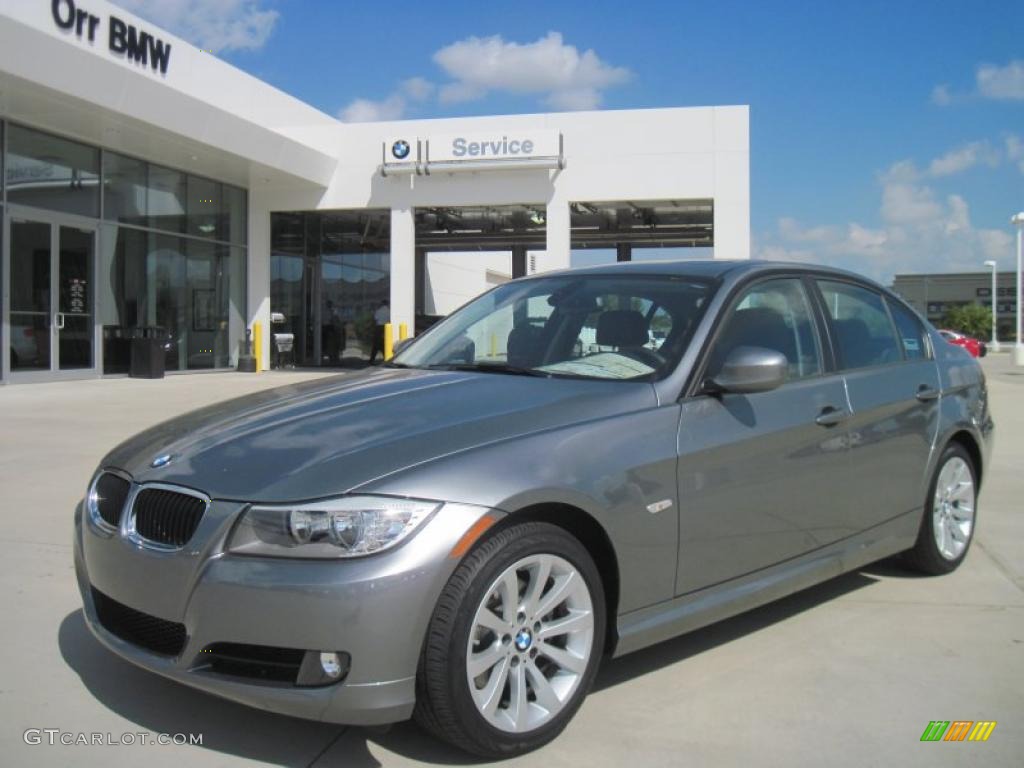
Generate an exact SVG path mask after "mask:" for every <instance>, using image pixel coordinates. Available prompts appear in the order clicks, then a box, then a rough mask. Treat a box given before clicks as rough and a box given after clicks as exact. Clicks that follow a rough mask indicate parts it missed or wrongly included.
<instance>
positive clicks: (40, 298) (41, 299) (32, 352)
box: [10, 221, 52, 370]
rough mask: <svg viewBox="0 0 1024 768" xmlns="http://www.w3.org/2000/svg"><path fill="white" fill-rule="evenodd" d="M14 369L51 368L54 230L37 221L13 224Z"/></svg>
mask: <svg viewBox="0 0 1024 768" xmlns="http://www.w3.org/2000/svg"><path fill="white" fill-rule="evenodd" d="M10 231H11V256H10V259H11V267H10V281H11V293H10V295H11V313H10V314H11V316H10V323H11V330H10V333H11V349H10V363H11V369H12V370H47V369H49V367H50V336H51V334H50V323H51V316H50V310H51V309H52V301H51V299H52V296H51V286H50V282H51V276H52V271H51V269H52V261H51V258H52V257H51V230H50V225H49V224H43V223H40V222H35V221H12V222H11V230H10Z"/></svg>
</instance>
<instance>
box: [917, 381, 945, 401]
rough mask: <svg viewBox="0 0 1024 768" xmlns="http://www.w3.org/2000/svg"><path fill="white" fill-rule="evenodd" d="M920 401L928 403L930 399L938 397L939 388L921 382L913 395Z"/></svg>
mask: <svg viewBox="0 0 1024 768" xmlns="http://www.w3.org/2000/svg"><path fill="white" fill-rule="evenodd" d="M914 397H916V398H917V399H918V400H920V401H921V402H922V403H929V402H931V401H932V400H938V399H939V390H937V389H934V388H933V387H929V386H928V385H927V384H922V385H921V386H920V387H918V388H917V394H915V395H914Z"/></svg>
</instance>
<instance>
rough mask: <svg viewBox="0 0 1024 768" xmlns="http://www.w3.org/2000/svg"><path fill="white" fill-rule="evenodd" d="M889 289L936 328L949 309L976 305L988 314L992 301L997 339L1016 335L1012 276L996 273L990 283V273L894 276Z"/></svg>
mask: <svg viewBox="0 0 1024 768" xmlns="http://www.w3.org/2000/svg"><path fill="white" fill-rule="evenodd" d="M892 289H893V290H894V291H895V292H896V293H898V294H900V295H901V296H902V297H903V298H904V299H906V300H907V301H908V302H909V303H910V304H912V305H913V306H914V307H916V308H917V310H918V311H919V312H921V314H924V315H927V317H928V319H929V320H931V321H932V323H934V324H935V325H937V326H938V327H940V328H941V327H942V323H943V318H944V317H945V316H946V314H947V313H948V312H949V311H950V310H951V309H954V308H955V307H960V306H963V305H964V304H978V305H980V306H982V307H985V308H986V309H987V310H988V311H989V312H991V311H992V302H993V301H994V302H995V305H996V329H997V332H998V336H999V339H1000V340H1002V341H1009V340H1012V339H1013V337H1014V334H1015V332H1016V331H1015V329H1016V322H1017V273H1016V272H997V273H996V275H995V279H994V281H993V275H992V273H991V272H945V273H932V274H924V273H922V274H905V275H896V276H895V278H894V279H893V284H892ZM993 289H994V291H995V292H994V293H993ZM986 340H987V337H986Z"/></svg>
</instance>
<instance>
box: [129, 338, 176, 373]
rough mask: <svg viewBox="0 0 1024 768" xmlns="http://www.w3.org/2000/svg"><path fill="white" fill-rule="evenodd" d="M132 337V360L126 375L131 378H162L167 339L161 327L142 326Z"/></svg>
mask: <svg viewBox="0 0 1024 768" xmlns="http://www.w3.org/2000/svg"><path fill="white" fill-rule="evenodd" d="M140 330H141V335H140V336H137V337H135V338H134V339H132V362H131V370H130V371H129V373H128V375H129V376H131V377H132V378H133V379H162V378H163V377H164V364H165V360H166V349H165V348H166V346H167V340H166V339H165V338H164V334H163V333H162V330H163V329H161V328H142V329H140Z"/></svg>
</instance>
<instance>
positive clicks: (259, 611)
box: [74, 501, 493, 725]
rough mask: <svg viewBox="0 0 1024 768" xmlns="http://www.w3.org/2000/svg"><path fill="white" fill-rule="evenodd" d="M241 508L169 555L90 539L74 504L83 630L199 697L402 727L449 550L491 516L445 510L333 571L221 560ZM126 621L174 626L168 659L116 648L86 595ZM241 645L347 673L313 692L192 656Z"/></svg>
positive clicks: (121, 645)
mask: <svg viewBox="0 0 1024 768" xmlns="http://www.w3.org/2000/svg"><path fill="white" fill-rule="evenodd" d="M241 509H242V506H241V505H238V504H233V503H228V502H216V501H215V502H213V504H212V505H211V506H210V509H209V511H208V512H207V518H208V520H204V522H203V525H202V526H201V527H200V529H199V530H198V531H197V532H196V536H195V537H194V539H201V538H204V539H205V540H206V543H205V544H200V545H198V546H196V547H193V546H192V544H191V542H190V544H189V546H187V547H185V548H184V549H183V550H181V551H179V552H174V553H167V552H154V551H152V550H149V549H144V548H141V547H139V546H138V545H136V544H133V543H132V542H130V541H128V540H126V539H123V538H121V537H120V536H118V535H116V534H115V535H110V534H108V533H104V532H102V531H99V530H98V529H97V528H96V527H95V526H94V525H93V524H92V523H91V522H90V521H89V520H88V515H87V514H84V512H83V509H82V505H79V508H78V510H77V511H76V514H75V548H74V553H75V554H74V557H75V572H76V576H77V579H78V586H79V590H80V591H81V593H82V601H83V606H84V613H85V619H86V623H87V624H88V626H89V628H90V629H91V630H92V632H93V634H94V635H95V636H96V637H97V639H99V641H100V642H101V643H102V644H103V645H105V646H106V647H107V648H109V649H110V650H111V651H113V652H114V653H116V654H117V655H119V656H121V657H122V658H124V659H126V660H128V661H130V662H132V663H133V664H136V665H138V666H140V667H143V668H144V669H148V670H150V671H152V672H156V673H157V674H160V675H163V676H165V677H168V678H171V679H173V680H177V681H179V682H182V683H185V684H186V685H189V686H192V687H194V688H198V689H201V690H203V691H206V692H208V693H212V694H215V695H218V696H223V697H225V698H228V699H231V700H233V701H236V702H239V703H242V704H247V705H249V706H253V707H257V708H260V709H265V710H269V711H272V712H280V713H283V714H288V715H293V716H296V717H303V718H307V719H311V720H322V721H327V722H334V723H346V724H353V725H375V724H383V723H390V722H397V721H400V720H405V719H407V718H408V717H410V716H411V714H412V710H413V705H414V703H415V676H416V667H417V664H418V660H419V654H420V650H421V645H422V642H423V638H424V636H425V633H426V629H427V625H428V623H429V621H430V617H431V614H432V612H433V608H434V606H435V604H436V602H437V598H438V596H439V595H440V592H441V590H442V589H443V587H444V585H445V583H446V582H447V580H448V578H449V577H450V576H451V573H452V572H453V571H454V569H455V566H456V565H457V564H458V561H457V560H456V559H454V558H452V557H450V552H451V550H452V548H453V547H454V546H455V544H456V543H457V542H458V541H459V540H460V538H461V537H462V536H463V535H464V534H465V533H466V532H467V531H468V530H469V529H470V528H471V527H472V526H473V525H474V523H476V522H477V521H478V520H479V519H480V518H481V517H482V516H484V515H486V514H489V513H492V514H493V512H492V511H491V510H488V509H485V508H482V507H474V506H468V505H459V504H449V505H445V506H444V507H443V508H442V509H441V510H440V511H439V512H438V513H437V514H436V515H435V516H434V518H433V519H431V520H430V521H428V522H427V523H426V524H424V526H423V527H422V528H421V529H420V530H419V531H417V532H416V534H415V535H414V536H413V537H412V538H411V539H409V540H408V541H406V542H404V543H403V544H402V545H400V546H399V547H397V548H396V549H395V550H393V551H389V552H385V553H381V554H379V555H372V556H369V557H365V558H358V559H352V560H339V561H314V560H293V559H285V558H265V557H243V556H236V555H230V554H227V553H225V552H224V542H225V540H226V537H227V535H228V532H229V530H230V527H231V525H232V524H233V521H234V520H235V518H236V517H237V515H238V513H239V512H240V511H241ZM93 588H95V589H98V590H99V591H100V592H102V593H103V594H105V595H107V596H108V597H110V598H112V599H114V600H116V601H118V602H120V603H122V604H124V605H126V606H128V607H130V608H133V609H135V610H137V611H142V612H144V613H146V614H149V615H151V616H155V617H157V618H159V619H163V620H165V621H169V622H178V623H181V624H184V626H185V630H186V636H187V639H186V641H185V645H184V648H183V650H182V652H181V653H180V654H179V655H178V656H177V657H174V658H169V657H166V656H161V655H159V654H156V653H153V652H150V651H148V650H146V649H144V648H141V647H139V646H136V645H133V644H132V643H130V642H126V641H125V640H122V639H121V638H120V637H118V636H116V635H114V634H112V633H111V632H110V631H108V630H107V629H106V628H104V626H103V625H102V623H101V622H100V620H99V617H98V615H97V611H96V605H95V604H94V601H93V596H92V589H93ZM213 643H242V644H251V645H261V646H276V647H282V648H296V649H304V650H322V651H342V652H345V653H348V654H349V655H350V656H351V668H350V670H349V672H348V674H347V676H346V677H345V678H344V679H343V680H342V681H341V682H339V683H336V684H334V685H330V686H326V687H320V688H303V687H297V686H295V685H290V684H280V683H266V682H261V681H257V680H249V679H242V678H238V677H234V676H226V675H222V674H218V673H215V672H213V671H212V670H211V669H210V666H209V664H207V663H205V661H204V658H203V654H202V652H203V650H204V649H205V648H207V647H209V646H210V645H211V644H213Z"/></svg>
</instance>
